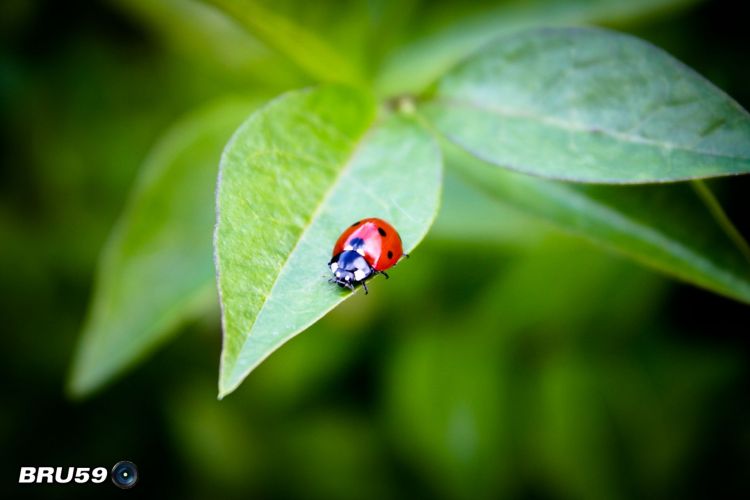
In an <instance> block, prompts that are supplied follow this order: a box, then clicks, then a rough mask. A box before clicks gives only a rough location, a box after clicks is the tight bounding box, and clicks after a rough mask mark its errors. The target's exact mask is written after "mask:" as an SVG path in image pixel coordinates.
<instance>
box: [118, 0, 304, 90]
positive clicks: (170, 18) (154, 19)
mask: <svg viewBox="0 0 750 500" xmlns="http://www.w3.org/2000/svg"><path fill="white" fill-rule="evenodd" d="M110 1H111V2H114V3H115V4H116V5H117V6H118V7H119V8H120V9H122V10H124V11H126V12H127V13H128V14H129V15H130V16H133V17H136V18H137V21H138V22H139V23H140V24H142V25H145V26H147V27H148V28H149V29H150V30H151V31H153V32H154V33H155V34H156V36H157V37H158V38H159V40H160V41H161V42H162V43H164V44H165V45H167V46H168V47H169V48H171V49H173V50H174V51H175V52H177V53H179V54H180V55H182V56H183V57H186V58H188V59H189V61H190V62H191V63H196V62H200V63H202V65H203V66H204V68H201V69H202V70H203V71H204V72H206V71H210V72H212V73H213V77H214V79H217V77H218V78H225V77H226V75H234V76H239V77H241V78H243V79H247V77H248V76H250V77H251V78H252V79H253V80H254V81H260V82H264V83H269V84H276V85H278V84H281V85H288V86H296V85H299V84H300V82H301V81H302V78H301V76H302V75H301V74H300V72H299V71H298V70H297V69H296V68H295V67H294V66H292V65H291V64H289V63H286V61H283V60H280V59H279V58H278V57H277V55H276V53H275V52H273V51H272V50H269V48H268V47H266V46H265V45H264V44H263V43H262V42H260V41H259V40H257V39H256V38H254V37H252V36H251V35H250V34H249V33H248V32H247V30H246V29H244V28H243V27H242V26H240V25H239V24H238V23H237V22H235V20H234V19H232V18H230V17H229V16H227V15H226V14H224V13H223V12H221V11H220V10H219V9H217V8H215V7H213V6H211V5H207V4H206V3H205V2H203V1H201V0H160V1H158V2H154V1H152V0H110ZM217 72H218V75H217Z"/></svg>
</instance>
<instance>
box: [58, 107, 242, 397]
mask: <svg viewBox="0 0 750 500" xmlns="http://www.w3.org/2000/svg"><path fill="white" fill-rule="evenodd" d="M256 102H257V101H253V100H248V99H239V98H229V99H224V100H221V101H219V102H216V103H214V104H212V105H209V106H208V107H206V108H205V109H202V110H200V111H198V112H196V113H195V114H193V115H191V116H189V117H188V118H186V119H185V120H183V121H182V122H180V123H179V124H177V125H176V126H174V127H173V128H172V129H171V130H170V131H169V132H168V133H167V134H166V135H165V136H164V137H163V138H162V139H161V141H159V143H158V144H157V145H156V146H155V147H154V149H153V151H152V152H151V154H150V155H149V157H148V159H147V161H146V163H145V164H144V166H143V170H142V173H141V177H140V179H139V180H138V183H137V185H136V187H135V189H134V192H133V194H132V196H131V199H130V201H129V203H128V206H127V208H126V210H125V212H124V213H123V215H122V217H121V218H120V220H119V222H118V224H117V225H116V227H115V229H114V230H113V232H112V235H111V236H110V239H109V241H108V242H107V245H106V247H105V248H104V251H103V253H102V256H101V261H100V263H99V269H98V273H97V281H96V285H95V289H94V294H93V298H92V302H91V305H90V309H89V316H88V319H87V321H86V325H85V327H84V331H83V334H82V337H81V340H80V343H79V346H78V351H77V354H76V358H75V360H74V363H73V367H72V373H71V378H70V383H69V386H70V387H69V388H70V391H71V392H72V393H73V394H75V395H84V394H86V393H89V392H91V391H93V390H95V389H96V388H98V387H99V386H101V385H102V384H103V383H105V382H107V381H109V380H110V379H111V378H113V377H114V376H115V375H117V374H119V373H121V372H122V371H124V370H125V369H126V368H128V367H129V366H131V365H133V364H134V363H135V362H137V361H138V360H139V359H140V358H142V357H143V356H145V355H146V354H147V353H148V352H149V351H151V350H153V349H154V348H155V347H156V346H157V345H159V344H160V343H162V342H164V341H165V340H166V339H167V338H168V337H169V335H170V334H172V333H174V332H175V331H176V327H177V326H178V325H179V324H180V323H181V322H183V321H185V320H187V319H189V318H192V317H195V316H197V315H200V314H201V313H202V312H204V311H205V310H206V309H209V308H211V307H215V306H214V304H215V303H216V292H215V289H214V282H213V269H212V265H211V261H212V259H211V232H212V228H213V224H214V215H213V210H212V207H213V202H212V198H213V196H214V185H215V182H216V181H215V179H216V173H217V171H218V163H219V158H220V156H221V149H222V147H223V145H224V144H225V143H226V141H227V140H228V138H229V137H230V136H231V134H232V131H233V130H234V129H235V128H236V127H237V125H238V124H239V123H240V122H241V121H242V119H243V118H244V117H246V116H247V115H248V114H249V113H250V112H251V110H252V109H253V108H254V107H255V106H256Z"/></svg>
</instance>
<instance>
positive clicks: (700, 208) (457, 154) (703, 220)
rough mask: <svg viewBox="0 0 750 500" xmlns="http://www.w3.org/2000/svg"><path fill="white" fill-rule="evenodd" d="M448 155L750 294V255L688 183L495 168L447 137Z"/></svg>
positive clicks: (583, 222) (614, 237) (479, 175)
mask: <svg viewBox="0 0 750 500" xmlns="http://www.w3.org/2000/svg"><path fill="white" fill-rule="evenodd" d="M444 153H445V154H446V155H447V156H446V163H447V164H448V165H449V166H452V167H454V168H456V169H457V170H459V171H460V172H462V173H463V174H465V175H466V176H467V178H468V179H470V180H471V181H472V182H474V183H476V185H477V186H479V187H481V188H482V189H484V190H485V191H487V192H488V193H490V194H492V195H494V196H495V197H496V198H497V200H498V201H500V202H502V203H508V204H510V205H513V206H516V207H518V208H519V209H521V210H523V211H524V212H525V213H527V214H532V215H536V216H539V217H541V218H543V219H545V220H547V221H549V222H552V223H553V224H555V225H557V226H559V227H561V228H563V229H565V230H567V231H570V232H573V233H576V234H579V235H582V236H584V237H586V238H587V239H590V240H592V241H594V242H597V243H600V244H602V245H604V246H606V247H608V248H610V249H613V250H616V251H618V252H621V253H624V254H626V255H628V256H629V257H631V258H633V259H635V260H637V261H639V262H641V263H643V264H646V265H648V266H651V267H653V268H656V269H658V270H660V271H663V272H665V273H667V274H670V275H672V276H675V277H677V278H679V279H681V280H684V281H687V282H689V283H693V284H695V285H698V286H702V287H705V288H708V289H709V290H713V291H715V292H717V293H720V294H723V295H726V296H728V297H732V298H734V299H737V300H740V301H743V302H750V262H748V260H747V259H746V256H745V255H743V252H742V251H741V250H740V249H738V248H737V246H736V245H735V243H734V242H733V241H732V239H731V238H730V237H728V236H727V235H726V233H724V232H723V231H722V229H721V227H720V225H719V224H717V221H716V220H715V219H714V218H713V217H712V215H711V214H710V213H709V211H708V210H707V208H706V206H705V205H704V204H703V201H702V199H701V198H700V197H699V196H698V194H697V193H696V191H695V189H694V187H693V186H692V185H691V184H689V183H679V184H669V185H659V186H597V185H586V184H571V183H563V182H558V181H551V180H545V179H539V178H536V177H531V176H527V175H523V174H518V173H514V172H510V171H507V170H504V169H499V168H492V167H491V166H488V165H487V164H485V163H483V162H481V161H480V160H477V159H476V158H474V157H472V156H470V155H469V154H467V153H465V152H463V151H461V150H459V149H458V148H457V147H455V146H451V145H449V144H445V148H444Z"/></svg>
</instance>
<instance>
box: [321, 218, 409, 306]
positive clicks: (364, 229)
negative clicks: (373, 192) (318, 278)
mask: <svg viewBox="0 0 750 500" xmlns="http://www.w3.org/2000/svg"><path fill="white" fill-rule="evenodd" d="M402 256H405V257H408V255H406V254H404V250H403V248H402V245H401V236H400V235H399V234H398V231H396V229H395V228H394V227H393V226H391V225H390V224H389V223H387V222H386V221H384V220H383V219H377V218H375V217H371V218H369V219H362V220H360V221H357V222H355V223H354V224H352V225H351V226H349V227H348V228H347V229H346V230H345V231H344V232H343V233H341V236H339V239H338V240H337V241H336V244H335V245H334V246H333V256H332V257H331V260H330V261H329V262H328V267H329V268H330V269H331V272H332V273H333V278H331V279H329V280H328V281H329V283H336V284H337V285H339V286H340V287H342V288H348V289H350V290H354V287H355V286H357V285H359V284H361V285H362V287H363V288H364V289H365V294H367V285H366V284H365V282H366V281H367V280H368V279H370V278H373V277H375V276H376V275H378V274H382V275H383V276H385V277H386V279H387V278H388V274H386V272H385V270H386V269H388V268H391V267H393V266H394V265H396V263H397V262H398V261H399V259H400V258H401V257H402Z"/></svg>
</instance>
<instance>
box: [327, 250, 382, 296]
mask: <svg viewBox="0 0 750 500" xmlns="http://www.w3.org/2000/svg"><path fill="white" fill-rule="evenodd" d="M328 266H329V267H330V268H331V272H332V273H333V278H331V281H332V282H333V283H336V284H338V285H339V286H341V287H345V288H350V289H353V288H354V286H355V285H358V284H359V283H362V282H363V281H365V280H366V279H367V278H369V277H370V276H371V275H372V273H373V270H372V267H371V266H370V264H368V263H367V260H365V258H364V257H363V256H362V254H360V253H359V252H357V251H356V250H345V251H343V252H341V253H340V254H338V255H336V256H334V257H333V259H331V262H329V263H328Z"/></svg>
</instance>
